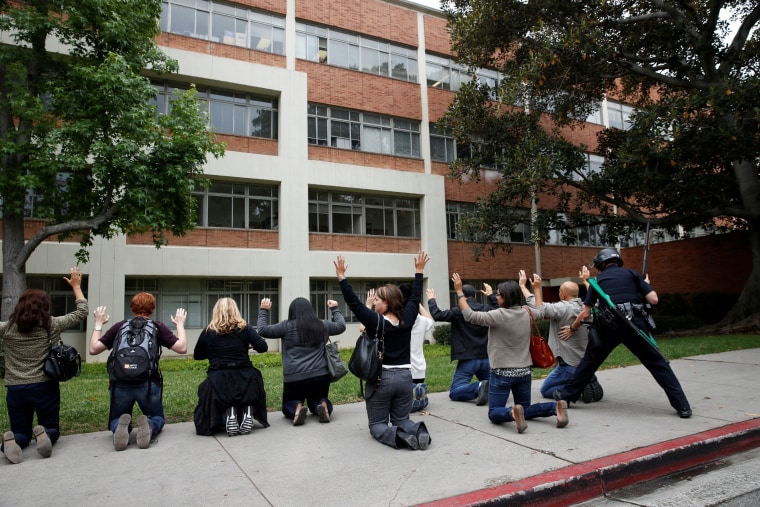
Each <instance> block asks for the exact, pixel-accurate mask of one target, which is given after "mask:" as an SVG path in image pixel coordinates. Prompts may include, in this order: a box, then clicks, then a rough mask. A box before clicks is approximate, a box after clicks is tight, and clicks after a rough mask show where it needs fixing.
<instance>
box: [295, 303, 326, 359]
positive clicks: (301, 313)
mask: <svg viewBox="0 0 760 507" xmlns="http://www.w3.org/2000/svg"><path fill="white" fill-rule="evenodd" d="M288 320H289V321H291V322H293V323H294V324H295V326H296V330H297V331H298V342H299V343H300V344H301V345H303V346H304V347H318V346H320V345H322V344H324V343H325V341H327V340H326V337H325V334H326V333H325V324H324V322H322V321H321V320H320V319H319V317H317V314H316V312H315V311H314V308H312V306H311V302H309V300H308V299H306V298H295V299H294V300H293V301H291V303H290V308H288Z"/></svg>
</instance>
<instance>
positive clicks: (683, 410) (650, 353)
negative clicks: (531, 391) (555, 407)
mask: <svg viewBox="0 0 760 507" xmlns="http://www.w3.org/2000/svg"><path fill="white" fill-rule="evenodd" d="M596 280H597V283H599V286H600V287H601V288H602V290H603V291H604V292H606V293H607V295H608V296H610V299H611V300H612V302H613V303H615V304H616V305H619V304H623V303H631V304H633V303H635V304H638V302H639V299H638V295H639V294H648V293H649V292H651V291H652V290H653V289H652V286H651V285H649V284H648V283H646V282H645V281H644V279H643V278H642V277H641V275H640V274H639V273H637V272H636V271H633V270H632V269H628V268H624V267H621V266H618V265H616V264H614V263H610V264H607V266H606V267H605V268H604V270H603V271H602V272H601V273H599V276H597V278H596ZM599 298H600V297H599V295H598V294H597V292H596V291H595V290H594V289H593V287H592V288H589V291H588V293H587V294H586V300H585V301H584V304H586V305H588V306H592V307H593V306H594V305H595V304H596V303H597V301H598V300H599ZM600 304H601V305H607V303H606V302H605V301H601V302H600ZM632 321H633V323H634V324H636V326H637V327H638V328H639V329H642V330H644V331H647V330H648V329H649V327H648V326H647V322H646V321H645V320H644V319H643V318H642V317H641V316H640V315H637V314H636V313H635V312H634V313H633V319H632ZM598 332H599V339H600V340H599V341H600V343H599V345H598V346H597V347H594V348H593V349H592V347H588V348H587V349H586V353H585V354H584V356H583V359H582V360H581V362H580V364H579V365H578V367H577V368H576V370H575V374H574V375H573V377H572V379H571V380H570V381H569V382H568V383H567V385H565V388H564V389H563V390H562V391H558V392H556V393H555V398H559V399H563V400H568V401H577V400H578V398H579V397H580V396H581V393H582V392H583V388H584V387H586V385H587V384H588V383H589V381H590V380H591V377H592V376H593V375H594V372H596V370H597V368H599V366H600V365H601V364H602V363H603V362H604V360H605V359H607V356H609V355H610V352H612V351H613V350H614V349H615V347H617V346H618V345H619V344H621V343H622V344H623V345H625V346H626V347H627V348H628V350H630V351H631V352H633V354H634V355H635V356H636V357H637V358H639V361H641V364H643V365H644V366H645V367H646V369H647V370H649V372H650V373H651V374H652V376H653V377H654V379H655V380H656V381H657V383H658V384H660V387H662V388H663V390H664V391H665V394H666V395H667V396H668V400H669V401H670V405H671V406H672V407H673V408H675V409H676V411H677V412H678V414H679V415H680V416H681V417H689V416H691V408H690V406H689V401H688V400H687V399H686V395H685V394H684V392H683V389H682V388H681V384H680V383H679V382H678V379H677V378H676V376H675V374H674V373H673V370H672V369H671V368H670V364H668V362H667V361H665V359H663V358H662V356H660V355H659V354H658V353H657V352H655V351H654V350H652V348H651V345H648V344H647V343H646V342H645V341H644V338H643V337H641V336H638V335H637V334H636V333H635V332H634V331H633V330H632V329H630V328H629V327H628V326H627V325H626V324H624V323H620V325H619V327H618V328H617V329H616V330H609V329H605V328H604V327H603V326H598Z"/></svg>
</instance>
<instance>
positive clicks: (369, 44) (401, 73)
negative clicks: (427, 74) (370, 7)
mask: <svg viewBox="0 0 760 507" xmlns="http://www.w3.org/2000/svg"><path fill="white" fill-rule="evenodd" d="M391 54H392V55H393V56H391ZM296 58H301V59H304V60H309V61H313V62H316V61H319V62H322V63H327V64H329V65H335V66H338V67H344V68H348V69H354V70H360V71H361V72H367V73H370V74H375V75H378V76H387V77H393V78H396V79H402V80H404V81H409V82H415V83H416V82H417V50H416V49H407V48H404V47H401V46H394V45H391V44H389V43H387V42H384V41H380V40H376V39H370V38H367V37H361V36H358V35H351V34H349V33H346V32H341V31H338V30H333V29H327V28H321V27H317V26H313V25H308V24H305V23H296Z"/></svg>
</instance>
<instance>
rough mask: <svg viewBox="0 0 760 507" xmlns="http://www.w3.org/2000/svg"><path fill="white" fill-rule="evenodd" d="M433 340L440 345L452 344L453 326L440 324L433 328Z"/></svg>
mask: <svg viewBox="0 0 760 507" xmlns="http://www.w3.org/2000/svg"><path fill="white" fill-rule="evenodd" d="M433 339H434V340H435V343H437V344H439V345H449V344H450V343H451V324H448V323H446V324H438V325H437V326H435V327H434V328H433Z"/></svg>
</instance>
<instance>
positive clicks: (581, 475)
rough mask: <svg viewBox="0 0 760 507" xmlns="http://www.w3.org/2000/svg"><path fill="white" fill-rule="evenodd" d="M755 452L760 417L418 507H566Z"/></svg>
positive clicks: (759, 429)
mask: <svg viewBox="0 0 760 507" xmlns="http://www.w3.org/2000/svg"><path fill="white" fill-rule="evenodd" d="M755 447H760V418H757V419H750V420H749V421H743V422H739V423H735V424H729V425H727V426H722V427H720V428H715V429H712V430H708V431H704V432H702V433H696V434H694V435H688V436H685V437H681V438H677V439H674V440H669V441H666V442H662V443H659V444H654V445H650V446H647V447H642V448H639V449H634V450H632V451H626V452H621V453H618V454H613V455H611V456H605V457H603V458H598V459H595V460H591V461H586V462H584V463H578V464H576V465H570V466H568V467H565V468H560V469H558V470H553V471H551V472H546V473H544V474H539V475H534V476H533V477H526V478H525V479H521V480H519V481H515V482H512V483H510V484H504V485H501V486H496V487H493V488H487V489H481V490H478V491H473V492H470V493H465V494H463V495H458V496H454V497H451V498H444V499H441V500H436V501H433V502H429V503H425V504H420V507H461V506H475V505H488V506H495V505H500V506H501V505H503V506H512V505H515V506H518V505H519V506H524V505H531V506H552V505H568V504H573V503H579V502H584V501H587V500H591V499H593V498H598V497H600V496H603V495H604V493H605V492H609V491H614V490H616V489H620V488H625V487H627V486H631V485H633V484H638V483H640V482H645V481H649V480H652V479H656V478H659V477H664V476H667V475H670V474H673V473H676V472H680V471H683V470H688V469H690V468H694V467H696V466H699V465H702V464H705V463H709V462H711V461H715V460H717V459H719V458H721V457H725V456H730V455H732V454H736V453H739V452H743V451H746V450H748V449H753V448H755Z"/></svg>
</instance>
